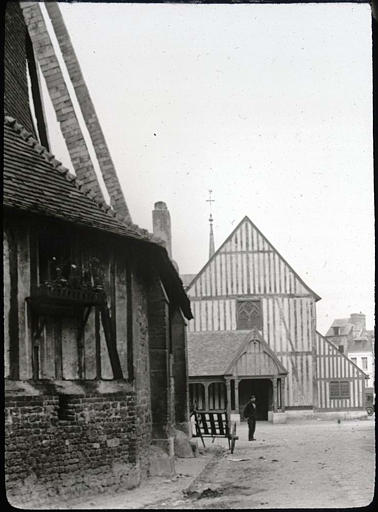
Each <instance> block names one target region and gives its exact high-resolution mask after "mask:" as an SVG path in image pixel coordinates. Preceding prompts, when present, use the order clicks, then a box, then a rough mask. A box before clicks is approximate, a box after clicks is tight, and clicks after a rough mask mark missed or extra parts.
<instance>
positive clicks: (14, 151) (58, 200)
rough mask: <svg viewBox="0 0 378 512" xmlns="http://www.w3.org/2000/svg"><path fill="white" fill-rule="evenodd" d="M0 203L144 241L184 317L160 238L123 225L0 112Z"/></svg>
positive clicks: (183, 298) (186, 307)
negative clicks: (0, 132) (0, 122)
mask: <svg viewBox="0 0 378 512" xmlns="http://www.w3.org/2000/svg"><path fill="white" fill-rule="evenodd" d="M3 167H4V171H3V205H4V206H5V207H8V208H12V209H16V210H18V211H25V212H31V213H35V214H37V215H44V216H47V217H50V218H51V217H52V218H56V219H60V220H62V221H65V222H71V223H74V224H76V225H80V226H84V227H88V228H94V229H97V230H101V231H105V232H108V233H112V234H115V235H119V236H122V237H126V238H130V239H134V240H139V241H140V242H142V243H147V244H148V245H149V247H151V248H153V249H154V250H155V251H156V264H157V266H158V267H159V271H160V274H161V278H162V280H163V282H164V283H165V285H166V286H167V288H168V289H169V290H170V292H171V294H172V295H173V296H175V297H176V299H177V300H178V303H179V304H180V307H181V309H182V311H183V313H184V315H185V316H186V318H188V319H190V318H192V313H191V309H190V301H189V299H188V297H187V295H186V293H185V291H184V289H183V286H182V283H181V280H180V278H179V275H178V274H177V271H176V269H175V268H174V266H173V263H172V261H171V260H170V258H169V256H168V253H167V251H166V250H165V248H164V245H163V244H164V242H162V240H160V239H159V238H157V237H155V236H154V235H152V234H151V233H149V232H148V231H147V230H146V229H142V228H139V227H138V226H137V225H135V224H131V223H130V224H124V222H123V221H122V220H121V219H119V218H118V216H117V215H116V214H115V212H114V211H113V210H112V209H111V208H110V207H109V206H108V205H106V204H105V203H100V202H98V201H97V200H96V199H95V194H94V193H93V192H92V191H88V190H86V189H85V188H84V187H83V185H82V183H80V181H79V180H78V179H77V178H76V176H74V175H73V174H71V173H70V172H69V170H68V169H66V168H65V167H64V166H63V165H62V164H61V163H60V162H59V161H58V160H56V159H55V157H54V156H53V155H52V154H51V153H49V152H48V151H47V149H46V148H44V147H43V146H41V145H40V144H39V142H37V141H36V140H35V139H34V138H33V136H32V135H31V134H30V132H28V131H27V130H25V128H23V126H22V125H20V124H19V123H17V122H16V121H15V119H13V118H11V117H9V116H5V117H4V165H3Z"/></svg>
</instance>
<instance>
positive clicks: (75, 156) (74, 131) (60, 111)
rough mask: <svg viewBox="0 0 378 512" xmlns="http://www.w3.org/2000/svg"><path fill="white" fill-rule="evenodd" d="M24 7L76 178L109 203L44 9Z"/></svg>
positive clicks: (35, 4)
mask: <svg viewBox="0 0 378 512" xmlns="http://www.w3.org/2000/svg"><path fill="white" fill-rule="evenodd" d="M20 6H21V9H22V12H23V15H24V19H25V22H26V26H27V28H28V31H29V35H30V39H31V40H32V43H33V49H34V52H35V55H36V57H37V60H38V62H39V64H40V67H41V71H42V74H43V76H44V78H45V80H46V86H47V89H48V91H49V95H50V98H51V101H52V104H53V106H54V110H55V114H56V117H57V120H58V121H59V123H60V128H61V131H62V135H63V137H64V140H65V143H66V146H67V149H68V152H69V155H70V158H71V162H72V165H73V168H74V169H75V173H76V176H77V177H78V178H79V180H80V181H82V182H83V184H84V187H85V188H89V189H91V190H93V192H95V194H96V196H97V198H98V199H99V200H101V201H103V202H105V200H104V197H103V195H102V192H101V188H100V185H99V183H98V181H97V176H96V172H95V170H94V167H93V164H92V161H91V157H90V155H89V151H88V148H87V145H86V143H85V139H84V136H83V133H82V131H81V128H80V124H79V121H78V119H77V117H76V113H75V109H74V106H73V103H72V101H71V98H70V94H69V91H68V88H67V85H66V82H65V80H64V76H63V73H62V70H61V68H60V65H59V61H58V59H57V56H56V54H55V50H54V47H53V44H52V42H51V39H50V36H49V33H48V31H47V27H46V24H45V21H44V19H43V15H42V12H41V9H40V6H39V5H38V2H20Z"/></svg>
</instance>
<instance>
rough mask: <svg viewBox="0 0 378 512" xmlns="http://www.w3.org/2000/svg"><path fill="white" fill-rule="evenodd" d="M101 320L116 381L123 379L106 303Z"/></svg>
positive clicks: (102, 308)
mask: <svg viewBox="0 0 378 512" xmlns="http://www.w3.org/2000/svg"><path fill="white" fill-rule="evenodd" d="M101 320H102V326H103V328H104V334H105V341H106V346H107V348H108V353H109V359H110V364H111V367H112V372H113V377H114V379H123V372H122V367H121V362H120V360H119V355H118V350H117V344H116V340H115V338H114V336H113V335H112V334H113V332H112V331H113V329H112V325H111V318H110V315H109V310H108V306H107V305H106V303H105V302H104V304H103V305H102V306H101Z"/></svg>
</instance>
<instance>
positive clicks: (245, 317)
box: [236, 300, 262, 330]
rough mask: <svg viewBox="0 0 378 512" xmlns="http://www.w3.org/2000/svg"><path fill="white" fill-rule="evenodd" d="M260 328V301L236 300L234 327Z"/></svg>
mask: <svg viewBox="0 0 378 512" xmlns="http://www.w3.org/2000/svg"><path fill="white" fill-rule="evenodd" d="M254 327H255V328H257V329H259V330H261V329H262V312H261V302H260V301H259V300H241V301H238V302H237V310H236V328H237V329H240V330H241V329H246V330H249V329H253V328H254Z"/></svg>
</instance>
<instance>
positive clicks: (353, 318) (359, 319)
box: [350, 313, 366, 330]
mask: <svg viewBox="0 0 378 512" xmlns="http://www.w3.org/2000/svg"><path fill="white" fill-rule="evenodd" d="M350 322H351V323H352V324H353V325H354V327H355V329H356V330H362V329H366V317H365V315H364V314H363V313H352V314H351V315H350Z"/></svg>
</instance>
